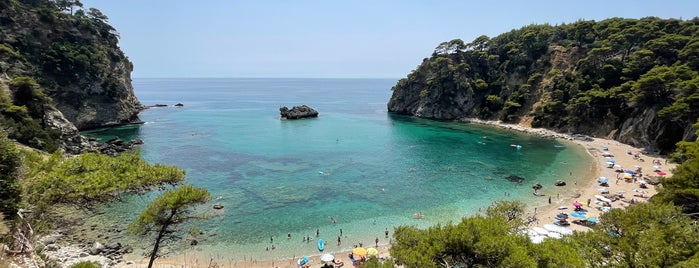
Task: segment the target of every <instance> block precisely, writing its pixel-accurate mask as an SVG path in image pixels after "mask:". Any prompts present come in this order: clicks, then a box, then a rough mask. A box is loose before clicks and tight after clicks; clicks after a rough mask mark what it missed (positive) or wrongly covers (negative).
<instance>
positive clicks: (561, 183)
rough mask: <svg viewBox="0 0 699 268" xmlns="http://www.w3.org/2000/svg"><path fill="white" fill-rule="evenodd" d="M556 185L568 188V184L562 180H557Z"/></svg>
mask: <svg viewBox="0 0 699 268" xmlns="http://www.w3.org/2000/svg"><path fill="white" fill-rule="evenodd" d="M554 185H556V186H566V182H564V181H562V180H557V181H556V183H554Z"/></svg>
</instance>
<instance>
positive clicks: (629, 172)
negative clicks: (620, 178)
mask: <svg viewBox="0 0 699 268" xmlns="http://www.w3.org/2000/svg"><path fill="white" fill-rule="evenodd" d="M624 172H625V173H628V174H631V175H633V174H636V172H635V171H633V170H630V169H627V170H626V171H624Z"/></svg>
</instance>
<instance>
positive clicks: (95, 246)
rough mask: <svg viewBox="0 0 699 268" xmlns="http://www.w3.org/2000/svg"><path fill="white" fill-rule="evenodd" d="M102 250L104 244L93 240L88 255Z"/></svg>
mask: <svg viewBox="0 0 699 268" xmlns="http://www.w3.org/2000/svg"><path fill="white" fill-rule="evenodd" d="M102 251H104V245H102V243H100V242H95V243H94V244H93V245H92V247H91V248H90V255H97V254H100V253H102Z"/></svg>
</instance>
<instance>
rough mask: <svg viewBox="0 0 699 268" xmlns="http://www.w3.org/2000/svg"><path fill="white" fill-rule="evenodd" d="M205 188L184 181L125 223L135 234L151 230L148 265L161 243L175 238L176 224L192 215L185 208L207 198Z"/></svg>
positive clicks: (206, 200)
mask: <svg viewBox="0 0 699 268" xmlns="http://www.w3.org/2000/svg"><path fill="white" fill-rule="evenodd" d="M210 198H211V197H210V195H209V192H208V191H207V190H206V189H202V188H197V187H194V186H191V185H185V186H182V187H179V188H177V189H175V190H167V191H165V192H164V193H163V194H162V195H160V196H159V197H158V198H156V199H155V200H153V201H152V202H151V203H150V204H148V208H146V209H145V210H143V211H142V212H141V214H140V215H139V216H138V219H136V220H135V221H134V222H132V223H131V224H129V231H130V232H131V233H135V234H139V235H148V234H152V233H155V234H156V235H155V241H154V243H153V250H152V251H151V252H150V253H149V255H150V261H149V262H148V267H149V268H150V267H152V266H153V262H154V261H155V259H156V258H157V257H158V255H159V253H158V252H159V250H160V247H161V243H162V242H164V241H171V240H174V239H175V238H177V232H176V231H177V230H176V227H177V226H178V225H179V224H182V223H184V222H185V221H187V220H190V219H192V216H191V215H190V214H191V211H190V210H189V208H190V207H191V206H194V205H197V204H203V203H206V202H208V201H209V199H210Z"/></svg>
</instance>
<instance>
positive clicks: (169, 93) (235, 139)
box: [92, 79, 591, 259]
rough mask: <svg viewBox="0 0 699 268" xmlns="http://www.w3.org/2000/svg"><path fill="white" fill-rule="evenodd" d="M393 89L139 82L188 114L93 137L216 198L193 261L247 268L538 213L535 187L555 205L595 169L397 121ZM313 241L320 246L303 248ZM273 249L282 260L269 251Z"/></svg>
mask: <svg viewBox="0 0 699 268" xmlns="http://www.w3.org/2000/svg"><path fill="white" fill-rule="evenodd" d="M395 82H396V81H395V80H392V79H135V80H134V83H133V84H134V88H135V90H136V94H137V95H138V97H139V99H140V100H141V102H142V103H144V104H146V105H152V104H156V103H162V104H169V105H173V104H175V103H178V102H181V103H183V104H184V107H166V108H152V109H148V110H145V111H144V112H142V114H141V119H142V120H144V121H145V122H147V123H146V124H144V125H141V126H137V127H134V126H130V127H122V128H117V129H110V130H106V131H96V132H92V135H98V136H101V137H109V136H110V135H119V136H120V137H123V138H128V137H138V138H141V139H143V140H144V141H145V144H144V145H143V146H142V147H141V150H142V154H143V156H144V158H146V159H147V160H149V161H151V162H157V163H163V164H170V165H177V166H180V167H182V168H183V169H185V170H186V171H187V183H191V184H193V185H196V186H199V187H204V188H206V189H208V190H209V191H210V192H211V194H212V196H213V197H214V199H216V200H213V201H212V203H221V204H223V205H224V206H225V208H224V209H223V210H213V209H211V208H210V205H209V206H206V207H200V208H197V211H198V212H201V213H205V214H209V215H210V217H209V219H208V220H204V221H199V222H197V223H196V224H194V226H195V228H196V229H199V230H202V231H203V232H204V235H203V236H200V237H198V238H197V239H198V240H200V242H201V243H200V244H199V245H198V246H196V247H194V249H195V250H197V251H199V252H201V253H205V254H212V256H213V255H216V256H221V255H224V256H227V257H229V258H238V259H240V258H243V257H245V258H256V259H277V258H290V257H293V256H301V255H308V254H317V253H318V251H317V249H316V247H317V244H316V242H315V241H316V240H317V239H318V238H323V239H324V240H326V241H328V245H327V247H326V251H330V252H332V251H339V250H342V249H349V248H351V247H352V246H353V245H355V244H358V243H363V244H364V245H366V246H371V245H373V244H374V239H375V238H379V243H380V244H386V243H388V239H386V238H384V230H385V229H386V228H388V229H389V230H390V231H391V233H392V228H393V227H395V226H398V225H405V224H409V225H416V226H419V227H427V226H430V225H434V224H437V223H447V222H450V221H452V222H453V221H458V220H459V219H460V218H461V217H464V216H469V215H473V214H475V213H478V211H479V208H485V207H487V206H488V205H489V204H491V203H492V202H493V201H496V200H501V199H514V200H522V201H525V202H527V203H530V204H543V203H545V202H546V201H547V200H545V199H546V198H539V199H537V198H533V195H532V194H531V193H532V189H531V185H532V184H534V183H536V182H538V183H541V184H543V185H544V192H545V193H548V194H554V193H556V192H557V191H558V189H556V188H555V187H554V186H553V182H554V181H555V180H557V179H563V180H568V179H570V178H572V176H571V174H579V173H583V172H585V171H586V170H587V169H589V165H590V164H591V159H589V157H587V153H586V152H585V151H584V148H580V147H579V146H572V145H570V144H567V143H561V142H558V141H554V140H546V139H541V138H537V137H531V136H528V135H523V134H521V133H516V132H511V131H505V130H499V129H495V128H492V127H487V126H480V125H472V124H464V123H455V122H436V121H429V120H423V119H417V118H411V117H403V116H394V115H389V114H388V113H387V111H386V103H387V102H388V100H389V98H390V95H391V91H390V88H391V86H392V85H393V84H395ZM301 104H307V105H309V106H311V107H313V108H315V109H316V110H318V111H319V113H320V116H319V117H318V118H314V119H305V120H297V121H292V120H279V118H278V117H279V110H278V109H279V107H280V106H282V105H286V106H293V105H301ZM512 144H518V145H521V146H522V149H521V150H518V149H516V148H515V147H512V146H511V145H512ZM510 175H516V176H520V177H523V178H524V179H525V180H524V182H523V183H522V184H521V185H518V184H516V183H513V182H510V181H508V180H506V179H505V177H507V176H510ZM505 192H507V193H508V194H509V195H508V196H505ZM153 196H154V194H151V195H147V196H133V197H126V198H125V199H124V202H121V203H116V204H112V205H110V206H109V208H108V209H106V211H107V213H106V214H104V215H102V216H100V218H97V219H95V220H96V221H110V222H118V223H119V224H125V223H128V222H129V221H131V220H133V219H134V218H135V216H136V215H137V213H138V212H139V211H140V210H142V209H144V208H145V206H146V204H147V203H148V201H149V200H150V199H151V198H152V197H153ZM218 198H220V199H218ZM415 212H420V213H422V214H423V215H424V218H423V219H415V218H414V217H413V214H414V213H415ZM331 219H334V220H335V223H333V222H332V221H331ZM186 228H190V227H184V229H186ZM340 229H342V230H343V237H342V244H341V245H340V246H337V237H338V235H339V232H340ZM316 230H318V231H319V233H320V236H319V237H318V238H316V235H315V233H316ZM289 233H290V234H291V238H290V239H289V238H287V235H288V234H289ZM306 235H308V236H311V237H313V238H314V240H313V241H311V242H303V241H302V237H304V236H306ZM270 236H272V237H273V241H270ZM130 243H138V242H137V241H136V240H132V241H130ZM181 244H182V245H185V244H188V242H187V241H185V242H182V243H181ZM272 245H274V246H275V248H276V249H275V250H271V249H270V250H269V251H267V250H265V249H266V248H270V247H271V246H272ZM134 248H140V247H138V246H135V247H134Z"/></svg>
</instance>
